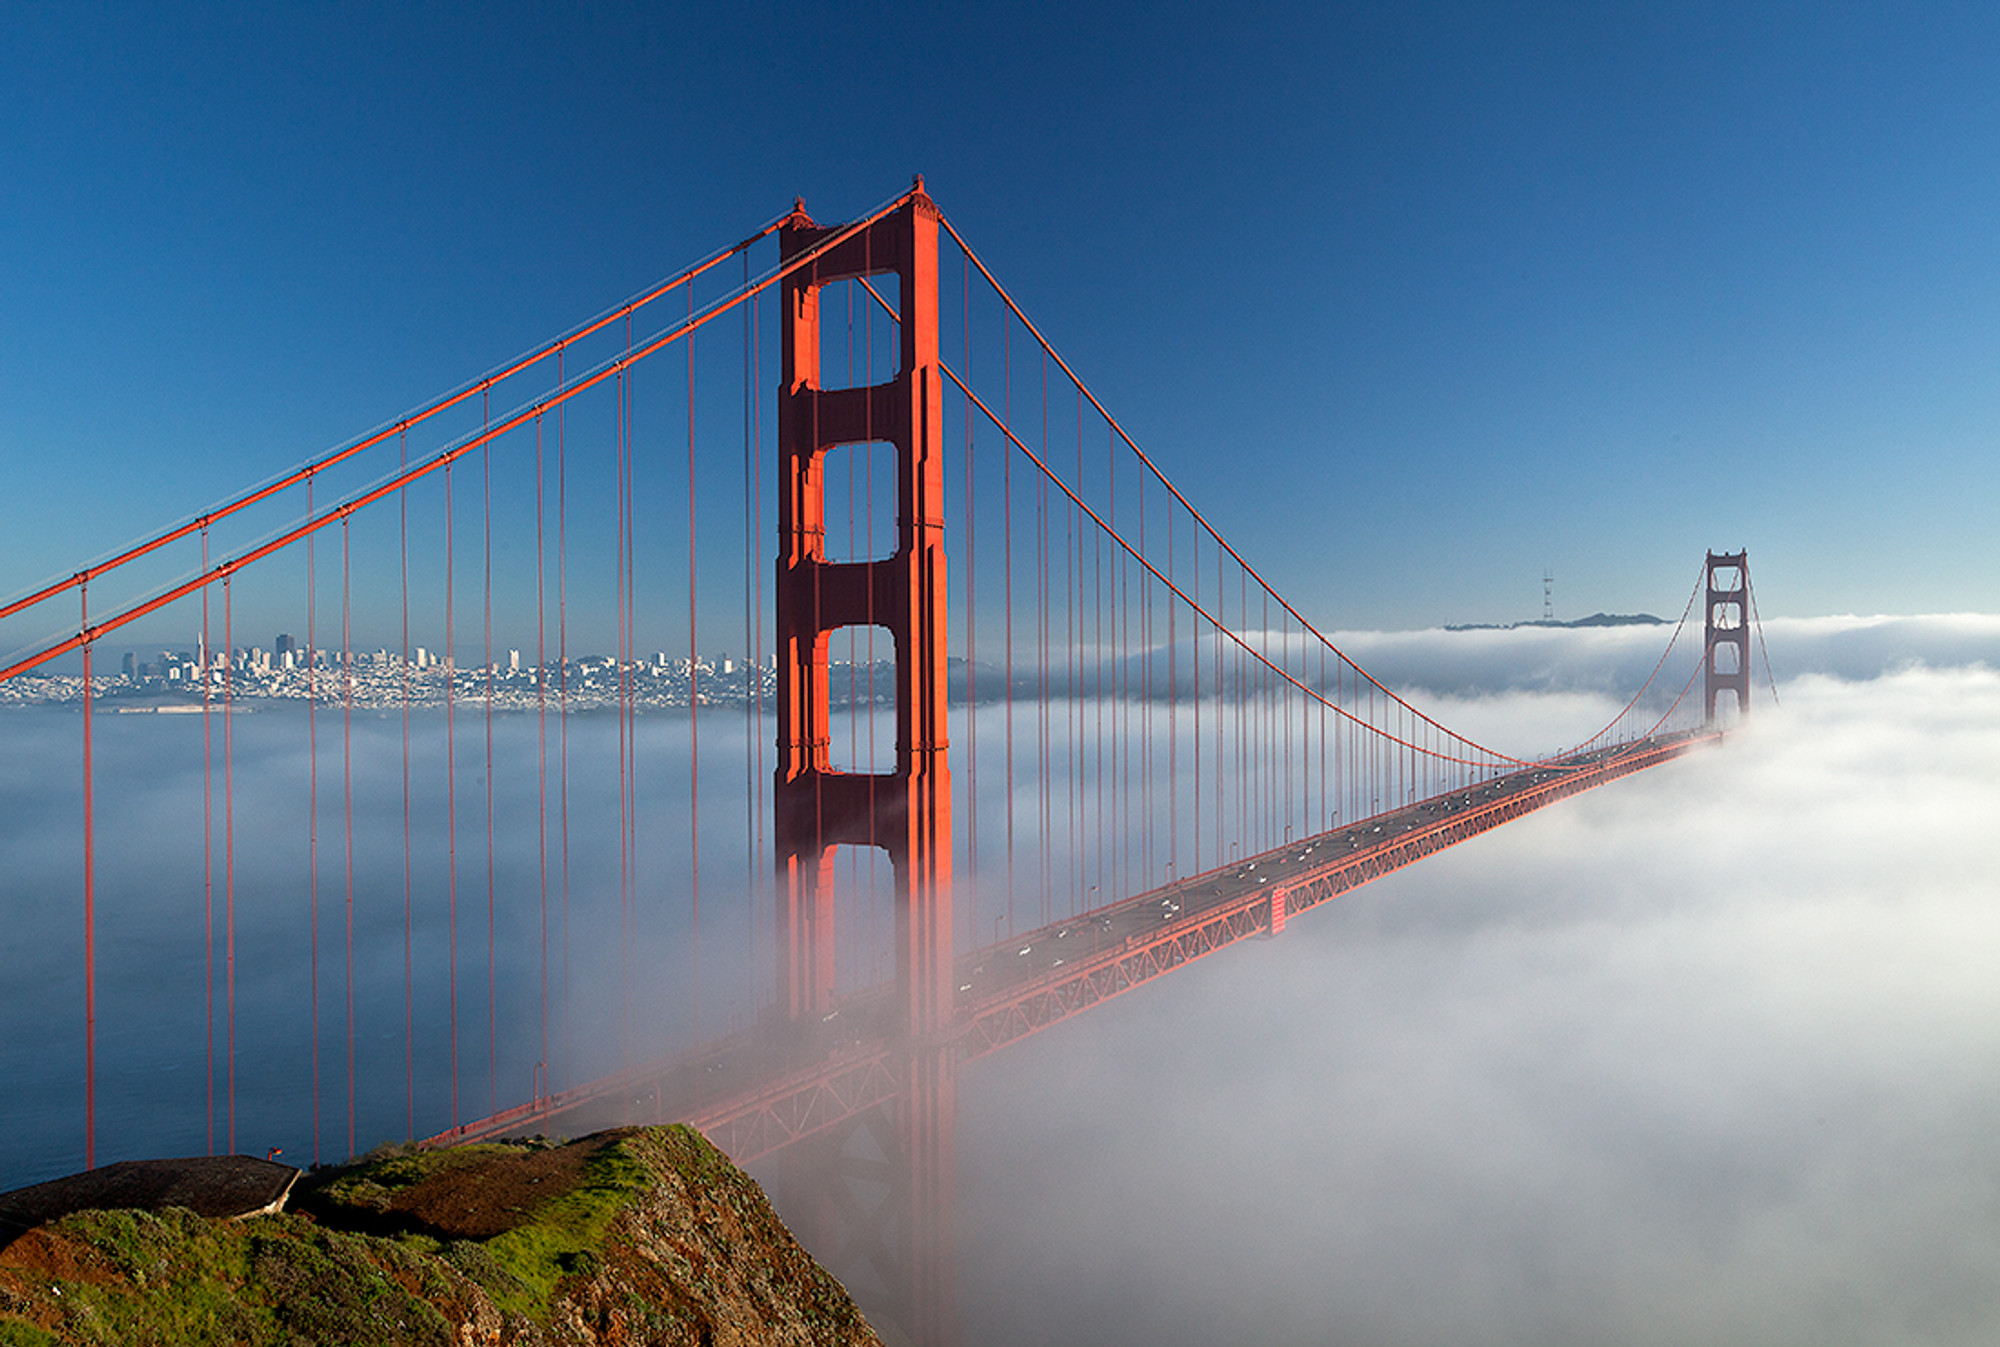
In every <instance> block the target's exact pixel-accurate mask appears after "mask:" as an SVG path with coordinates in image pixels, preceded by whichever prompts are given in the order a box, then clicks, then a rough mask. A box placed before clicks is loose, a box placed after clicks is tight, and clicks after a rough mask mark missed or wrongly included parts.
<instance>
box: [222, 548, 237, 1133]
mask: <svg viewBox="0 0 2000 1347" xmlns="http://www.w3.org/2000/svg"><path fill="white" fill-rule="evenodd" d="M234 633H235V624H234V605H233V604H232V603H231V602H230V580H229V579H228V578H226V577H225V578H224V580H223V582H222V912H223V918H222V920H223V929H224V931H225V935H226V950H227V958H226V960H225V963H224V970H225V976H226V977H227V978H228V998H227V1005H228V1012H229V1150H230V1153H231V1154H232V1155H233V1154H235V1152H236V716H235V714H234V712H235V692H236V690H235V688H234V687H233V686H231V683H230V674H231V669H230V667H229V665H230V660H231V657H232V654H233V652H234V650H235V648H236V637H235V634H234Z"/></svg>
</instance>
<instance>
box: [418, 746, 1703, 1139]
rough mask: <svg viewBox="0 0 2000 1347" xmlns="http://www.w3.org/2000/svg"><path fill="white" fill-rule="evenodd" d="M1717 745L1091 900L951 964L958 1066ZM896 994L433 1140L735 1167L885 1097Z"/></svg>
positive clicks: (1479, 795)
mask: <svg viewBox="0 0 2000 1347" xmlns="http://www.w3.org/2000/svg"><path fill="white" fill-rule="evenodd" d="M1718 737H1719V736H1717V735H1715V734H1712V733H1708V732H1692V733H1688V734H1682V735H1674V736H1662V737H1659V738H1655V739H1647V740H1641V741H1638V742H1636V743H1631V744H1624V745H1619V746H1617V747H1614V748H1605V749H1598V750H1593V751H1591V752H1588V753H1580V754H1574V755H1571V756H1569V757H1565V758H1562V759H1559V760H1556V761H1554V762H1551V763H1547V764H1543V765H1539V766H1536V767H1531V768H1527V769H1524V770H1522V771H1519V772H1514V773H1511V774H1509V775H1506V776H1501V777H1496V778H1494V779H1492V780H1490V781H1487V782H1484V783H1482V784H1480V785H1478V786H1472V787H1468V788H1464V789H1460V790H1454V791H1449V792H1446V793H1444V794H1441V795H1437V796H1433V797H1431V798H1429V799H1426V800H1420V801H1418V802H1416V803H1415V804H1411V805H1408V806H1405V807H1403V808H1400V809H1394V810H1390V811H1387V812H1385V813H1381V814H1377V815H1374V816H1373V817H1370V818H1366V819H1361V820H1359V821H1357V822H1355V823H1352V824H1349V825H1347V826H1345V827H1342V828H1336V829H1332V830H1330V831H1327V832H1323V833H1319V834H1317V835H1315V836H1312V837H1307V838H1302V839H1299V840H1298V841H1295V842H1291V843H1288V844H1287V845H1285V846H1282V847H1277V848H1274V849H1272V850H1270V851H1266V852H1263V853H1262V854H1260V855H1256V856H1251V857H1248V858H1246V859H1244V860H1242V861H1239V862H1236V863H1233V864H1231V865H1228V866H1225V867H1222V868H1220V869H1216V870H1210V871H1208V872H1206V873H1203V874H1199V875H1191V876H1189V877H1188V878H1186V879H1182V880H1177V881H1175V882H1174V883H1171V884H1167V885H1164V886H1162V887H1161V888H1157V889H1154V890H1151V891H1149V892H1147V893H1142V894H1138V895H1135V896H1133V897H1130V898H1125V899H1122V900H1120V901H1118V902H1115V903H1111V904H1107V905H1106V906H1104V907H1101V908H1098V909H1096V910H1094V911H1090V912H1086V913H1082V914H1080V915H1078V916H1075V917H1071V918H1068V919H1065V920H1063V921H1059V922H1053V923H1051V924H1049V925H1047V926H1044V927H1041V928H1039V929H1037V930H1033V931H1028V932H1024V933H1022V934H1021V935H1019V936H1016V937H1014V938H1013V939H1010V940H1007V941H1004V942H1002V943H1000V944H997V945H992V946H988V947H987V948H984V949H980V950H975V951H973V952H971V953H969V954H966V955H963V956H961V957H960V958H959V959H958V960H957V961H956V981H957V984H958V986H957V1010H958V1016H957V1024H956V1025H955V1026H954V1030H953V1039H954V1042H955V1045H956V1047H957V1051H958V1056H959V1060H960V1061H961V1062H966V1061H972V1060H974V1059H976V1058H979V1057H983V1056H985V1055H987V1054H988V1053H991V1052H995V1051H997V1050H999V1049H1000V1048H1003V1047H1005V1046H1007V1045H1008V1044H1009V1043H1013V1042H1017V1041H1019V1040H1020V1039H1022V1038H1025V1037H1027V1036H1028V1035H1030V1034H1033V1033H1036V1032H1039V1031H1040V1030H1042V1029H1046V1028H1048V1027H1050V1026H1051V1025H1054V1024H1057V1023H1060V1022H1061V1021H1063V1020H1065V1019H1068V1018H1069V1017H1071V1016H1073V1015H1077V1014H1080V1013H1081V1012H1083V1011H1084V1010H1087V1009H1089V1008H1090V1007H1091V1006H1093V1005H1096V1004H1097V1003H1099V1002H1101V1001H1104V1000H1108V999H1109V998H1111V997H1113V996H1117V995H1119V994H1120V993H1123V992H1126V991H1130V990H1131V989H1132V988H1134V987H1137V986H1140V985H1141V984H1143V983H1146V982H1149V981H1151V980H1152V979H1154V978H1157V977H1160V976H1161V975H1163V974H1165V973H1168V972H1171V971H1173V970H1174V969H1176V968H1178V967H1180V966H1182V965H1183V964H1186V963H1189V962H1191V961H1192V960H1194V959H1197V958H1200V957H1201V956H1203V955H1205V954H1212V953H1214V952H1215V951H1216V950H1219V949H1222V948H1224V947H1225V946H1228V945H1231V944H1234V943H1236V942H1237V941H1239V940H1245V939H1249V938H1251V937H1253V936H1266V935H1271V934H1275V933H1277V932H1278V931H1281V930H1283V929H1284V925H1285V923H1286V921H1288V920H1289V919H1290V918H1292V917H1296V916H1298V915H1299V914H1300V913H1303V912H1306V911H1309V910H1310V909H1312V908H1314V907H1317V906H1319V905H1320V904H1322V903H1325V902H1327V901H1329V900H1330V899H1332V898H1334V897H1337V896H1338V895H1340V894H1342V893H1345V892H1347V891H1348V890H1350V889H1354V888H1358V887H1359V886H1361V885H1362V884H1365V883H1367V882H1368V881H1369V880H1371V879H1377V878H1380V877H1381V876H1383V875H1386V874H1388V873H1390V872H1391V871H1394V870H1399V869H1401V868H1402V867H1403V866H1406V865H1409V864H1411V863H1412V862H1414V861H1418V860H1421V859H1423V858H1424V857H1426V856H1430V855H1434V854H1435V853H1437V852H1439V851H1442V850H1444V849H1445V848H1446V847H1449V846H1453V845H1455V844H1457V843H1459V842H1463V841H1465V840H1467V839H1468V838H1471V837H1475V836H1477V835H1478V834H1480V833H1483V832H1486V831H1487V830H1489V829H1491V828H1495V827H1498V826H1500V825H1501V824H1503V823H1507V822H1510V821H1511V820H1513V819H1516V818H1519V817H1521V816H1522V815H1523V814H1527V813H1530V812H1532V811H1534V810H1536V809H1540V808H1541V807H1543V806H1544V805H1547V804H1552V803H1554V802H1555V801H1557V800H1560V799H1564V798H1566V797H1568V796H1571V795H1575V794H1577V793H1579V792H1581V791H1584V790H1589V789H1591V788H1592V787H1595V786H1600V785H1603V784H1605V783H1606V782H1609V781H1613V780H1616V779H1617V778H1619V777H1621V776H1626V775H1629V774H1631V773H1633V772H1636V771H1642V770H1644V769H1645V768H1648V767H1652V766H1656V765H1658V764H1660V763H1662V762H1666V761H1668V760H1670V759H1672V758H1674V757H1677V756H1679V755H1680V754H1682V753H1684V752H1686V751H1687V750H1688V749H1690V748H1692V747H1694V746H1695V745H1697V744H1701V743H1707V742H1712V741H1713V740H1714V739H1716V738H1718ZM895 1006H896V998H895V992H894V988H892V987H885V988H878V989H874V990H871V991H868V992H865V993H861V994H858V995H855V996H851V997H848V998H846V999H844V1000H843V1001H842V1002H841V1003H840V1004H839V1006H838V1007H837V1008H836V1009H835V1011H834V1012H833V1013H832V1014H830V1015H828V1016H827V1017H826V1019H825V1020H823V1021H821V1022H820V1023H818V1024H813V1025H794V1024H785V1025H777V1026H771V1027H769V1028H761V1029H753V1030H749V1031H745V1032H743V1033H739V1034H737V1035H734V1036H732V1037H730V1038H727V1039H724V1040H721V1041H720V1042H717V1043H715V1044H711V1045H710V1046H708V1047H706V1048H704V1049H702V1050H700V1051H697V1052H691V1053H686V1054H683V1055H680V1056H678V1057H675V1058H671V1059H668V1060H666V1061H661V1062H654V1063H649V1064H647V1065H645V1066H642V1067H638V1068H635V1069H633V1070H631V1071H627V1072H624V1073H621V1074H619V1075H617V1076H612V1077H607V1078H605V1079H603V1080H600V1081H595V1082H592V1083H591V1084H589V1085H585V1086H580V1087H578V1088H577V1089H574V1090H570V1091H566V1092H563V1093H561V1094H557V1095H552V1096H549V1097H546V1098H543V1099H540V1100H536V1101H534V1102H532V1103H529V1104H525V1105H522V1106H521V1107H519V1108H515V1109H511V1110H508V1111H507V1112H504V1113H500V1114H496V1115H495V1116H493V1117H491V1118H487V1119H482V1120H480V1121H478V1122H474V1123H468V1124H466V1125H465V1126H462V1127H459V1128H455V1129H453V1130H452V1131H450V1132H446V1133H442V1134H440V1135H439V1136H437V1137H433V1138H431V1141H432V1142H433V1143H437V1144H443V1143H449V1142H458V1141H468V1140H477V1139H480V1138H486V1137H494V1136H504V1135H510V1134H519V1133H522V1132H527V1131H531V1130H547V1129H548V1128H550V1127H551V1126H555V1127H558V1128H561V1129H562V1130H564V1131H567V1132H582V1131H588V1130H592V1129H595V1128H597V1127H605V1126H612V1125H616V1124H620V1123H626V1122H634V1121H642V1120H643V1121H664V1120H684V1121H688V1122H692V1123H693V1124H695V1126H697V1127H699V1128H700V1129H701V1130H702V1131H703V1132H704V1133H706V1134H707V1135H708V1136H709V1137H710V1139H711V1140H713V1141H714V1142H715V1143H716V1144H717V1145H718V1146H720V1147H721V1148H722V1149H723V1150H724V1151H725V1152H727V1153H728V1154H729V1155H730V1156H732V1157H733V1158H735V1159H736V1160H737V1161H738V1162H739V1163H743V1162H747V1161H750V1160H754V1159H757V1158H758V1157H760V1156H763V1155H768V1154H770V1153H771V1152H773V1151H775V1150H778V1149H780V1148H782V1147H784V1146H785V1145H788V1144H789V1143H791V1142H793V1141H796V1140H798V1139H800V1138H802V1137H805V1136H809V1135H812V1134H813V1133H816V1132H820V1131H823V1130H825V1129H827V1128H831V1127H833V1126H836V1125H838V1124H839V1123H841V1122H844V1121H845V1120H847V1119H849V1118H852V1117H854V1116H856V1115H857V1114H859V1113H861V1112H864V1111H865V1110H867V1109H869V1108H872V1107H875V1106H876V1105H878V1104H880V1103H882V1102H884V1101H886V1100H889V1099H893V1098H895V1097H896V1095H897V1094H898V1093H899V1092H900V1089H901V1082H902V1078H903V1074H904V1071H905V1060H904V1059H905V1057H906V1055H907V1049H906V1046H905V1045H904V1044H903V1043H902V1042H901V1041H900V1039H899V1035H898V1033H897V1026H896V1024H895V1022H894V1021H895Z"/></svg>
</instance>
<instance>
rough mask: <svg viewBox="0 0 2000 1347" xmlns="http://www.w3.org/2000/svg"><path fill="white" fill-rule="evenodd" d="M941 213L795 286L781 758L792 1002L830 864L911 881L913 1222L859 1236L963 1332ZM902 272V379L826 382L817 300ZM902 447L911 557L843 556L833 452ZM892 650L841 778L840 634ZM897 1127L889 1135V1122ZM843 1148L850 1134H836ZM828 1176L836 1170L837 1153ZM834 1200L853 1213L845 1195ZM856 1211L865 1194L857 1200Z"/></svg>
mask: <svg viewBox="0 0 2000 1347" xmlns="http://www.w3.org/2000/svg"><path fill="white" fill-rule="evenodd" d="M937 220H938V216H937V209H936V207H935V206H933V205H932V203H931V199H930V198H929V197H928V196H927V195H925V193H924V191H923V185H922V182H921V180H920V181H919V182H918V184H917V186H916V189H915V190H914V191H913V192H912V193H911V195H910V197H909V198H908V199H907V200H906V201H905V202H904V203H903V205H902V206H900V207H899V208H898V209H896V210H895V211H893V212H891V213H890V214H888V215H886V216H884V217H882V218H881V219H880V220H877V221H876V222H874V223H873V224H871V225H869V226H868V227H867V228H865V229H862V230H861V231H859V232H857V233H856V234H854V235H853V236H852V237H850V238H848V239H846V240H844V241H842V242H841V243H839V244H837V245H835V246H834V247H832V248H829V249H827V250H826V251H825V252H824V253H823V254H821V255H820V256H819V257H817V258H816V259H815V260H813V261H812V262H810V263H808V264H807V265H805V266H803V267H801V268H800V269H799V270H798V271H796V272H794V273H792V275H790V276H789V277H787V278H786V280H785V283H784V306H785V318H784V323H785V330H784V335H783V341H784V354H783V379H784V383H783V387H782V388H781V389H780V391H779V396H778V454H779V464H780V483H779V492H780V494H779V504H778V549H779V550H778V579H777V594H776V599H777V623H778V670H777V673H778V769H777V781H776V801H775V807H776V814H775V820H774V822H775V833H776V839H777V862H778V868H779V884H780V894H781V898H780V903H781V908H780V911H779V914H778V921H779V932H778V939H779V951H780V954H779V959H780V979H781V981H780V990H779V996H780V999H781V1004H782V1005H783V1006H784V1008H785V1009H786V1011H787V1012H788V1013H789V1015H790V1016H791V1017H792V1018H793V1019H794V1020H801V1021H804V1020H817V1019H818V1018H819V1017H820V1016H823V1015H825V1014H826V1013H827V1012H828V1011H829V1010H830V1009H831V1008H832V998H833V990H834V976H833V975H834V920H833V917H834V914H833V855H834V849H835V848H837V847H843V846H872V847H880V848H882V849H883V850H884V851H886V852H888V854H889V859H890V862H891V864H892V866H893V869H894V875H895V903H896V982H897V991H898V1003H899V1011H898V1018H899V1020H900V1021H901V1024H900V1029H901V1031H902V1035H903V1041H904V1046H905V1048H906V1052H905V1053H904V1054H903V1069H904V1071H905V1075H904V1078H903V1081H902V1093H901V1097H900V1099H899V1101H898V1105H897V1114H896V1119H895V1127H894V1129H893V1140H894V1147H893V1149H894V1150H895V1151H897V1152H898V1154H896V1155H894V1156H892V1157H891V1159H892V1166H891V1170H892V1172H891V1175H890V1190H891V1199H892V1200H891V1202H890V1203H889V1204H886V1205H892V1206H893V1207H895V1208H896V1209H897V1210H896V1212H895V1213H894V1215H893V1217H891V1218H890V1219H895V1220H898V1221H899V1223H900V1229H899V1230H897V1231H895V1232H894V1234H893V1235H892V1236H890V1237H889V1238H886V1239H885V1238H884V1233H883V1232H881V1231H874V1232H868V1233H866V1234H864V1235H862V1236H860V1237H858V1238H859V1241H860V1242H863V1243H865V1244H867V1245H869V1246H870V1247H872V1248H873V1249H875V1250H877V1251H880V1252H887V1248H886V1247H885V1246H887V1245H890V1244H893V1245H898V1246H900V1248H897V1249H895V1251H894V1254H895V1255H898V1256H894V1257H893V1259H892V1261H894V1262H895V1263H897V1264H899V1266H896V1267H895V1268H893V1269H892V1270H889V1273H888V1275H887V1276H885V1280H890V1281H893V1282H894V1283H897V1284H895V1285H892V1286H891V1287H890V1288H889V1289H890V1291H891V1293H892V1295H895V1296H896V1297H897V1298H899V1299H900V1300H902V1302H903V1304H902V1315H901V1316H900V1317H902V1318H903V1319H904V1324H905V1327H906V1328H907V1329H908V1330H909V1332H910V1333H911V1336H912V1337H913V1338H914V1339H915V1340H916V1341H918V1342H921V1343H925V1344H927V1345H928V1344H932V1343H937V1342H942V1341H945V1340H948V1339H949V1338H950V1337H951V1336H952V1335H953V1314H952V1306H951V1299H952V1291H951V1279H952V1267H951V1241H952V1224H951V1197H952V1182H953V1156H952V1128H953V1116H954V1110H955V1104H956V1065H955V1059H954V1057H953V1055H952V1050H951V1048H950V1046H949V1043H948V1038H947V1031H948V1029H949V1027H950V1022H951V1016H952V983H951V964H952V930H951V911H952V909H951V848H952V837H951V772H950V767H949V764H948V761H947V740H946V734H945V698H946V687H945V631H946V629H945V553H944V475H943V473H944V464H943V447H944V444H943V442H944V421H943V377H942V375H941V374H940V372H939V369H938V329H937V297H938V296H937ZM834 232H835V231H834V230H833V229H828V228H821V227H820V226H818V225H816V224H815V223H814V222H813V221H812V219H811V218H810V217H808V216H807V215H806V213H805V210H804V208H803V207H802V206H801V207H798V208H796V209H795V210H794V211H793V214H792V216H791V218H790V219H789V220H787V221H786V222H785V224H784V225H783V226H781V228H780V231H779V240H780V252H781V255H782V257H783V259H784V260H785V261H786V262H790V261H792V260H793V259H794V258H796V257H798V256H800V255H801V254H803V253H806V252H808V251H810V250H811V249H813V248H814V247H815V246H816V245H818V244H820V243H821V242H822V241H823V240H824V239H826V238H827V237H828V236H830V235H831V234H833V233H834ZM883 275H893V276H894V277H896V281H897V287H898V296H897V303H898V305H899V307H900V310H901V312H900V319H901V322H900V327H901V343H902V346H901V358H900V361H899V366H900V367H899V368H898V369H897V371H896V373H895V375H894V377H893V378H891V379H889V380H888V381H887V382H886V383H879V384H875V385H872V386H870V387H865V388H836V389H828V388H824V387H822V386H821V378H820V351H821V346H820V294H821V291H822V289H823V288H824V287H826V286H827V285H830V284H834V283H836V282H840V281H846V280H853V279H857V278H862V277H869V276H883ZM883 442H886V443H888V444H890V445H892V446H894V449H895V453H896V461H895V479H896V551H895V553H894V554H893V555H891V556H888V557H885V558H881V559H879V560H869V561H852V562H832V561H829V560H828V559H827V556H826V510H825V497H826V477H825V466H826V453H827V451H828V450H829V449H832V448H834V447H836V446H839V445H849V444H853V445H860V444H869V443H883ZM856 625H867V626H879V627H882V628H885V629H886V630H887V631H888V632H889V634H890V636H891V637H892V638H893V639H894V642H895V657H896V768H895V770H894V771H893V772H888V773H880V774H869V773H858V772H841V771H835V770H834V769H833V767H832V765H831V762H830V759H829V756H828V744H829V736H830V730H829V725H828V719H829V717H828V697H827V694H828V668H827V643H828V637H829V635H830V634H831V633H832V632H834V631H835V630H837V629H839V628H841V627H847V626H856ZM885 1130H886V1129H885ZM834 1144H835V1146H836V1147H837V1146H838V1144H839V1141H838V1139H835V1140H834ZM824 1167H825V1168H836V1169H837V1168H839V1165H838V1162H837V1160H836V1159H834V1158H833V1157H828V1160H827V1164H826V1165H825V1166H824ZM834 1205H836V1206H840V1205H843V1203H842V1202H840V1201H838V1200H836V1202H835V1204H834ZM844 1205H846V1206H847V1208H848V1210H849V1211H850V1212H851V1211H852V1210H853V1204H852V1203H845V1204H844Z"/></svg>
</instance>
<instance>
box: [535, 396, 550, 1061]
mask: <svg viewBox="0 0 2000 1347" xmlns="http://www.w3.org/2000/svg"><path fill="white" fill-rule="evenodd" d="M546 481H547V477H546V472H545V469H544V466H543V462H542V418H541V417H539V416H538V417H536V418H535V868H536V875H537V879H538V882H539V889H540V893H541V948H542V965H541V971H542V978H541V983H542V996H541V1009H542V1052H541V1056H540V1057H539V1058H538V1059H537V1061H536V1063H535V1085H536V1088H535V1092H534V1095H535V1098H536V1100H538V1101H539V1100H541V1099H545V1098H547V1097H548V1095H549V1093H550V1090H549V1079H548V1073H549V651H548V616H549V605H548V590H547V585H548V556H547V553H546V551H545V550H544V546H543V532H542V519H543V508H542V493H543V488H544V486H545V484H546Z"/></svg>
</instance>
